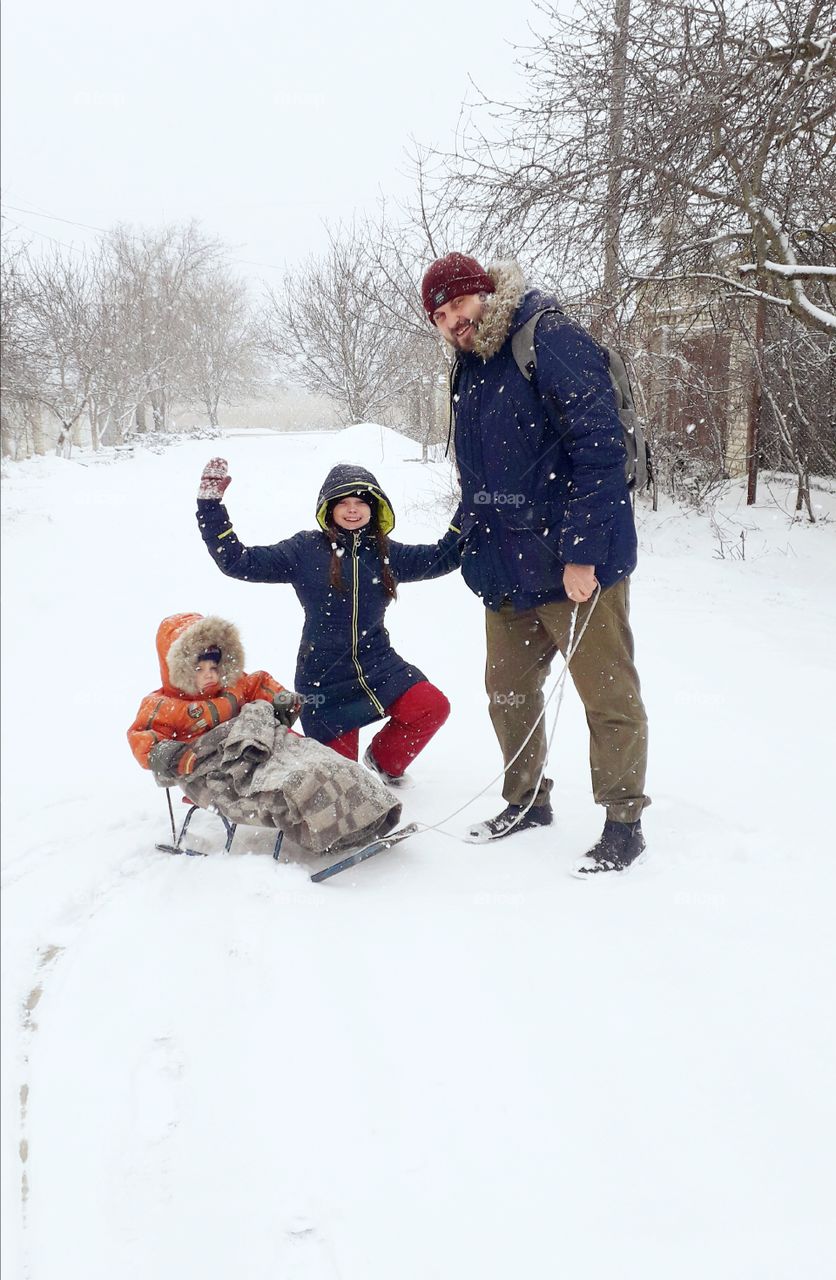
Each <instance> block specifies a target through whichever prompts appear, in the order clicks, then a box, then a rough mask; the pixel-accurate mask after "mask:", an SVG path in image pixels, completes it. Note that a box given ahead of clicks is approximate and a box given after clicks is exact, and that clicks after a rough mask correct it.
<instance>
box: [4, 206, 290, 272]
mask: <svg viewBox="0 0 836 1280" xmlns="http://www.w3.org/2000/svg"><path fill="white" fill-rule="evenodd" d="M0 204H2V205H3V207H4V208H6V209H12V210H13V211H14V212H15V213H25V214H27V215H28V216H29V217H35V218H49V219H50V221H52V222H63V223H66V225H67V226H69V227H81V228H83V230H85V231H96V232H98V233H99V234H100V235H103V236H106V235H109V234H110V230H109V229H108V228H107V227H96V226H93V224H92V223H90V222H75V221H73V219H72V218H60V217H59V216H58V214H56V213H40V212H38V210H37V209H23V208H21V207H20V205H16V204H9V203H8V201H6V200H2V201H0ZM25 229H26V230H27V231H33V232H34V234H35V235H42V236H44V239H46V240H52V239H53V238H52V236H47V235H46V234H45V233H44V232H42V231H35V229H34V227H27V228H25ZM130 239H131V240H136V239H138V237H137V236H131V237H130ZM53 243H54V244H65V242H64V241H63V240H53ZM66 247H67V248H68V249H71V248H73V246H72V245H66ZM76 252H80V251H79V250H76ZM230 261H231V262H235V263H237V264H238V265H240V266H244V267H266V268H268V269H269V270H271V271H284V270H286V268H285V267H284V266H280V265H279V264H278V263H277V262H253V261H252V260H251V259H249V258H231V259H230Z"/></svg>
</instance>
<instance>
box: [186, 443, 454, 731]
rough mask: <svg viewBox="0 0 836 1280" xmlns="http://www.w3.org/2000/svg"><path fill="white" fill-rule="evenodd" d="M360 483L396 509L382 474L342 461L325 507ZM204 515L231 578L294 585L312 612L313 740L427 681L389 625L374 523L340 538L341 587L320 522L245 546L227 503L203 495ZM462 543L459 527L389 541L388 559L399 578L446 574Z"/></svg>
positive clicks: (306, 718) (302, 671) (301, 680)
mask: <svg viewBox="0 0 836 1280" xmlns="http://www.w3.org/2000/svg"><path fill="white" fill-rule="evenodd" d="M352 482H353V483H352ZM358 489H360V490H366V491H371V492H372V493H373V494H374V495H375V496H377V495H378V494H379V495H380V496H381V498H382V503H381V507H382V508H383V509H385V510H387V512H388V513H390V514H391V505H390V504H389V502H388V499H387V498H386V495H385V494H384V493H383V491H382V490H381V489H380V486H379V485H378V484H377V481H376V480H375V478H374V476H373V475H371V473H370V472H368V471H364V470H363V469H362V468H358V467H354V468H347V467H339V468H334V470H333V471H332V472H331V473H330V475H329V477H328V479H327V480H326V483H325V485H323V490H322V492H321V493H320V497H319V500H318V503H317V511H318V512H319V511H321V510H322V509H323V502H324V501H325V500H327V498H328V497H329V495H331V496H333V495H340V496H344V495H345V494H346V493H347V492H349V491H356V490H358ZM323 495H324V496H323ZM197 520H198V525H199V527H200V532H201V534H202V536H203V540H204V542H205V543H206V546H207V548H208V549H209V553H210V555H211V556H212V558H213V560H214V561H215V563H216V564H217V565H218V567H219V568H220V569H221V570H222V571H223V573H225V574H226V575H227V576H228V577H230V578H240V579H243V580H244V581H246V582H289V583H291V584H292V586H293V589H294V590H295V592H296V595H297V596H298V598H299V601H300V603H301V605H302V608H303V609H304V611H305V624H304V628H303V631H302V639H301V642H300V645H299V654H298V658H297V665H296V676H295V688H296V691H297V692H298V693H300V694H301V695H302V697H303V704H302V711H301V716H300V719H301V721H302V727H303V729H304V730H305V733H306V735H307V736H308V737H309V738H316V739H317V740H318V741H320V742H330V741H331V740H332V739H333V738H337V737H339V736H340V735H341V734H343V733H346V732H348V731H349V730H351V729H357V728H360V727H361V726H362V725H366V724H371V723H372V722H373V721H374V720H379V719H381V718H382V717H383V716H384V714H385V711H386V708H387V707H390V706H391V705H392V703H393V702H394V701H395V699H396V698H399V697H400V696H401V694H402V693H405V692H406V691H407V689H409V688H411V687H412V685H414V684H417V683H419V681H422V680H426V678H427V677H426V676H425V675H424V674H423V672H422V671H420V670H419V669H418V667H416V666H413V665H412V664H411V663H408V662H405V661H404V659H403V658H401V657H400V655H399V654H397V653H396V652H395V650H394V649H393V648H392V645H391V643H390V640H389V632H388V631H387V630H386V627H385V625H384V614H385V612H386V608H387V606H388V605H389V603H390V600H389V597H388V596H387V594H386V592H385V590H384V587H383V582H382V566H381V561H380V554H379V552H378V548H377V543H376V541H375V538H374V534H373V533H372V532H370V530H369V526H367V527H366V528H365V529H360V530H356V531H355V530H351V531H348V530H340V531H339V532H338V533H337V535H336V538H337V540H338V541H339V543H340V545H341V547H342V550H343V555H342V557H341V562H342V579H343V586H344V590H343V591H342V592H340V591H338V590H336V589H335V588H333V587H332V586H331V582H330V565H331V537H330V536H329V535H328V534H326V533H324V532H323V531H322V530H321V529H310V530H303V531H302V532H301V533H297V534H294V536H293V537H291V538H286V539H285V540H284V541H282V542H277V543H275V544H274V545H273V546H266V547H245V546H244V545H243V544H242V543H241V542H240V541H239V539H238V538H237V536H236V535H235V533H234V531H233V529H232V523H231V521H230V519H229V516H228V514H227V510H226V507H225V506H224V505H223V503H221V502H218V501H214V500H212V501H199V502H198V504H197ZM392 520H394V517H392ZM459 541H460V539H459V533H458V530H457V529H453V528H451V529H450V530H449V531H448V533H447V534H445V536H444V537H443V538H442V539H441V540H440V541H439V542H437V543H432V544H429V545H418V546H408V545H406V544H404V543H401V542H394V541H392V540H391V539H390V541H389V564H390V568H391V570H392V573H393V574H394V577H395V580H396V582H398V583H401V582H417V581H419V580H420V579H423V578H439V577H441V576H442V575H443V574H446V573H450V572H452V570H454V569H457V568H458V567H459V561H460V548H459Z"/></svg>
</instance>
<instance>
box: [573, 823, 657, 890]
mask: <svg viewBox="0 0 836 1280" xmlns="http://www.w3.org/2000/svg"><path fill="white" fill-rule="evenodd" d="M644 847H645V843H644V836H643V835H642V824H641V821H638V822H611V821H610V819H609V818H607V820H606V822H605V823H604V830H603V832H602V833H601V839H600V840H599V841H598V843H597V844H594V845H593V846H592V848H591V849H590V850H589V852H588V853H587V855H586V857H585V858H583V859H582V860H581V861H580V862H579V863H578V865H577V866H576V867H575V875H576V876H578V877H580V878H581V879H583V878H585V877H586V876H595V875H600V874H601V873H602V872H604V871H626V869H627V868H628V867H629V866H631V864H632V863H634V862H635V861H636V859H637V858H638V857H639V855H640V854H641V852H642V851H643V849H644Z"/></svg>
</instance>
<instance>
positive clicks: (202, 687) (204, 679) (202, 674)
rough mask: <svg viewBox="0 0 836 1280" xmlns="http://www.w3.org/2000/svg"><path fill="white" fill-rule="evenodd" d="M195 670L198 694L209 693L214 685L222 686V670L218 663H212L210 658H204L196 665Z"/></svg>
mask: <svg viewBox="0 0 836 1280" xmlns="http://www.w3.org/2000/svg"><path fill="white" fill-rule="evenodd" d="M194 669H195V673H196V676H197V691H198V693H208V692H209V690H210V689H211V688H212V686H213V685H220V683H221V669H220V667H219V666H218V664H217V662H212V660H211V659H210V658H202V659H201V661H200V662H196V663H195V668H194Z"/></svg>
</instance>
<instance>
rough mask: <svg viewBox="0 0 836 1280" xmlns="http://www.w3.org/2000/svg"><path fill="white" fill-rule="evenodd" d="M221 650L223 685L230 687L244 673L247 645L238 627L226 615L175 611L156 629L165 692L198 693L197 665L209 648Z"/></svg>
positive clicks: (195, 694) (192, 695) (221, 678)
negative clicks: (224, 617) (207, 615)
mask: <svg viewBox="0 0 836 1280" xmlns="http://www.w3.org/2000/svg"><path fill="white" fill-rule="evenodd" d="M211 648H218V649H220V651H221V660H220V663H219V664H218V666H219V670H220V680H221V686H222V687H223V688H224V689H228V688H230V686H232V685H234V684H235V683H236V682H237V681H238V680H240V679H241V676H242V675H243V674H244V646H243V644H242V643H241V637H240V635H239V634H238V628H237V627H236V626H234V625H233V623H231V622H226V621H225V620H224V619H223V618H213V617H209V618H204V616H203V615H202V614H200V613H175V614H173V615H172V616H171V617H170V618H163V620H162V622H161V623H160V625H159V628H158V629H157V656H158V657H159V659H160V676H161V677H162V683H163V690H164V691H165V692H166V693H169V694H171V693H174V694H177V693H186V694H188V695H189V696H190V697H195V696H197V694H198V688H197V679H196V676H195V664H196V663H197V659H198V655H199V654H201V653H203V652H204V651H205V650H206V649H211Z"/></svg>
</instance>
